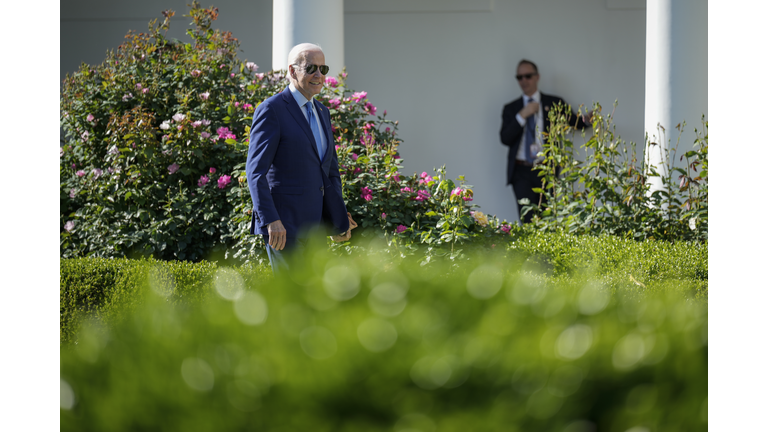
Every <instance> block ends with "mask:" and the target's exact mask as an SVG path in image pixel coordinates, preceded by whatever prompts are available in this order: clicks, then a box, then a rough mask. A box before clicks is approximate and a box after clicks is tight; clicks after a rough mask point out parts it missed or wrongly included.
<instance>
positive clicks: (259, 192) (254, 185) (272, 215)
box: [246, 104, 280, 227]
mask: <svg viewBox="0 0 768 432" xmlns="http://www.w3.org/2000/svg"><path fill="white" fill-rule="evenodd" d="M279 143H280V122H279V120H278V118H277V115H276V114H275V112H274V111H273V110H272V109H271V108H270V106H269V105H268V104H262V105H260V106H259V107H258V108H257V109H256V112H255V113H254V114H253V123H252V125H251V137H250V144H249V146H248V159H247V162H246V171H247V173H248V189H250V191H251V200H252V201H253V211H254V213H255V216H256V219H257V221H256V223H257V224H258V225H259V226H260V227H264V226H266V225H269V224H270V223H272V222H274V221H276V220H279V219H280V215H279V214H278V213H277V209H276V208H275V203H274V201H273V200H272V193H271V191H270V190H269V182H268V181H267V172H268V171H269V168H270V167H271V166H272V161H273V160H274V158H275V153H276V152H277V146H278V145H279Z"/></svg>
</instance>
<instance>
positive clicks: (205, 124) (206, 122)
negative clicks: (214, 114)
mask: <svg viewBox="0 0 768 432" xmlns="http://www.w3.org/2000/svg"><path fill="white" fill-rule="evenodd" d="M201 121H202V122H203V126H208V125H209V124H211V121H210V120H207V119H202V120H201Z"/></svg>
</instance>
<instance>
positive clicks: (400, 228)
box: [395, 225, 408, 234]
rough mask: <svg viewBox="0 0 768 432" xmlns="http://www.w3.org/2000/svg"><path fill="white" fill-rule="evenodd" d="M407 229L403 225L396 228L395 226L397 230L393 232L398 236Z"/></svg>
mask: <svg viewBox="0 0 768 432" xmlns="http://www.w3.org/2000/svg"><path fill="white" fill-rule="evenodd" d="M407 229H408V227H407V226H405V225H398V226H397V229H395V232H396V233H397V234H400V233H403V232H405V230H407Z"/></svg>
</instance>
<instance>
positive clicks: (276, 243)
mask: <svg viewBox="0 0 768 432" xmlns="http://www.w3.org/2000/svg"><path fill="white" fill-rule="evenodd" d="M267 231H268V232H269V245H270V246H272V247H273V248H275V250H283V249H284V248H285V240H286V238H287V235H288V233H287V232H286V231H285V227H284V226H283V223H282V222H281V221H280V220H279V219H278V220H276V221H274V222H272V223H270V224H269V225H267Z"/></svg>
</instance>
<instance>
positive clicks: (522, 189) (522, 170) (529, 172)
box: [512, 164, 546, 223]
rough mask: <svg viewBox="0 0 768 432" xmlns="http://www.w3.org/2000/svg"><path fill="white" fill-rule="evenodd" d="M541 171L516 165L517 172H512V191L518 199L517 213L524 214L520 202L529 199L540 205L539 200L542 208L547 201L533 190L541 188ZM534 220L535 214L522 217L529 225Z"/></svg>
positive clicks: (523, 221) (530, 212)
mask: <svg viewBox="0 0 768 432" xmlns="http://www.w3.org/2000/svg"><path fill="white" fill-rule="evenodd" d="M538 174H539V171H538V170H534V169H533V166H528V165H522V164H516V165H515V170H514V171H513V172H512V190H513V191H514V192H515V198H516V199H517V211H518V213H520V212H522V210H523V205H522V204H520V200H521V199H523V198H528V200H529V201H530V202H531V203H533V204H537V205H539V199H541V200H542V202H541V204H540V205H541V206H542V207H543V205H544V203H545V202H546V200H545V199H544V197H543V196H542V195H541V194H539V193H536V192H534V191H533V188H541V177H539V176H538ZM532 218H533V212H532V211H529V212H528V213H526V215H525V216H522V215H521V216H520V221H521V222H522V223H528V222H530V221H531V219H532Z"/></svg>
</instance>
